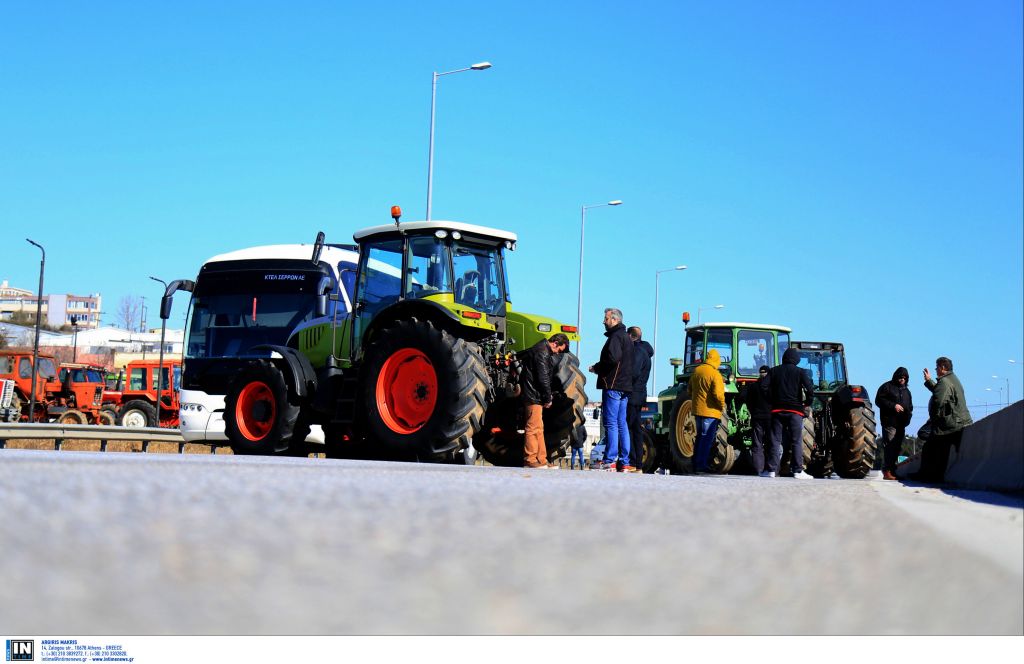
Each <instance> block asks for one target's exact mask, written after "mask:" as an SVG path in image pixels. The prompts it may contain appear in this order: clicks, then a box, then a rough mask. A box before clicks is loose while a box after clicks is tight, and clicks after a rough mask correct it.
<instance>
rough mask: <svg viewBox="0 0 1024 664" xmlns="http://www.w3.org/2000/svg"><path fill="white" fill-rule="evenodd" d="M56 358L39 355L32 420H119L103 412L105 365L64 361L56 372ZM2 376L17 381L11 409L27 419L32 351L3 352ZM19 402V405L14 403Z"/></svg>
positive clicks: (90, 421)
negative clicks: (15, 409) (18, 410)
mask: <svg viewBox="0 0 1024 664" xmlns="http://www.w3.org/2000/svg"><path fill="white" fill-rule="evenodd" d="M55 366H56V360H55V359H54V358H53V357H52V356H50V355H40V356H39V364H38V370H37V371H36V391H35V394H36V407H35V411H34V413H33V419H35V420H36V421H38V422H50V421H56V422H59V423H61V424H106V425H113V424H116V423H117V415H116V413H115V412H111V411H104V410H103V408H102V405H103V374H104V369H103V368H102V367H97V366H92V365H88V364H62V365H61V367H60V370H59V371H55ZM0 378H5V379H8V380H12V381H14V384H15V388H14V398H13V399H12V400H11V401H12V408H14V407H17V408H20V410H21V412H22V417H21V418H20V419H22V420H26V421H27V420H28V412H29V403H30V400H31V393H32V352H31V351H28V350H4V351H0ZM14 404H17V406H14Z"/></svg>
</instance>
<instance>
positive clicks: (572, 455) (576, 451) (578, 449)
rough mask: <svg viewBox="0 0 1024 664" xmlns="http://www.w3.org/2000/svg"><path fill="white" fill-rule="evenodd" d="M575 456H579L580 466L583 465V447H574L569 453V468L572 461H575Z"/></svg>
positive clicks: (571, 465)
mask: <svg viewBox="0 0 1024 664" xmlns="http://www.w3.org/2000/svg"><path fill="white" fill-rule="evenodd" d="M576 457H579V458H580V468H582V467H583V448H582V447H574V448H572V452H571V453H570V455H569V469H570V470H572V467H573V462H574V461H576Z"/></svg>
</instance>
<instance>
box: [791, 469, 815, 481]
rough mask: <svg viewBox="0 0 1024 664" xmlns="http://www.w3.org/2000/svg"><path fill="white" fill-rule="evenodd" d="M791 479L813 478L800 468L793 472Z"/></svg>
mask: <svg viewBox="0 0 1024 664" xmlns="http://www.w3.org/2000/svg"><path fill="white" fill-rule="evenodd" d="M793 479H795V480H813V479H814V478H813V477H811V476H810V475H808V474H807V473H805V472H804V471H802V470H801V471H800V472H799V473H794V474H793Z"/></svg>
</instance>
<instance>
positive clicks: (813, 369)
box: [797, 349, 846, 391]
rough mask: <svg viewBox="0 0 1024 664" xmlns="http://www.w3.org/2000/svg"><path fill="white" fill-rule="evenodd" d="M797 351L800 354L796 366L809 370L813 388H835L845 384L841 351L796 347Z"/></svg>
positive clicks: (844, 370)
mask: <svg viewBox="0 0 1024 664" xmlns="http://www.w3.org/2000/svg"><path fill="white" fill-rule="evenodd" d="M797 352H798V353H799V354H800V361H799V362H798V363H797V366H799V367H800V368H801V369H803V370H804V371H808V372H810V375H811V382H812V383H814V389H816V390H823V391H824V390H835V389H837V388H839V387H841V386H843V385H845V384H846V369H845V367H844V366H843V353H842V352H841V351H838V350H804V349H797Z"/></svg>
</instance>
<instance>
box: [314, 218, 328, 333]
mask: <svg viewBox="0 0 1024 664" xmlns="http://www.w3.org/2000/svg"><path fill="white" fill-rule="evenodd" d="M325 238H326V236H325V235H324V232H323V231H320V232H318V233H317V234H316V242H314V243H313V256H312V258H311V259H310V260H312V261H313V265H319V264H320V252H322V251H323V250H324V239H325ZM320 315H323V314H320Z"/></svg>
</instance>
